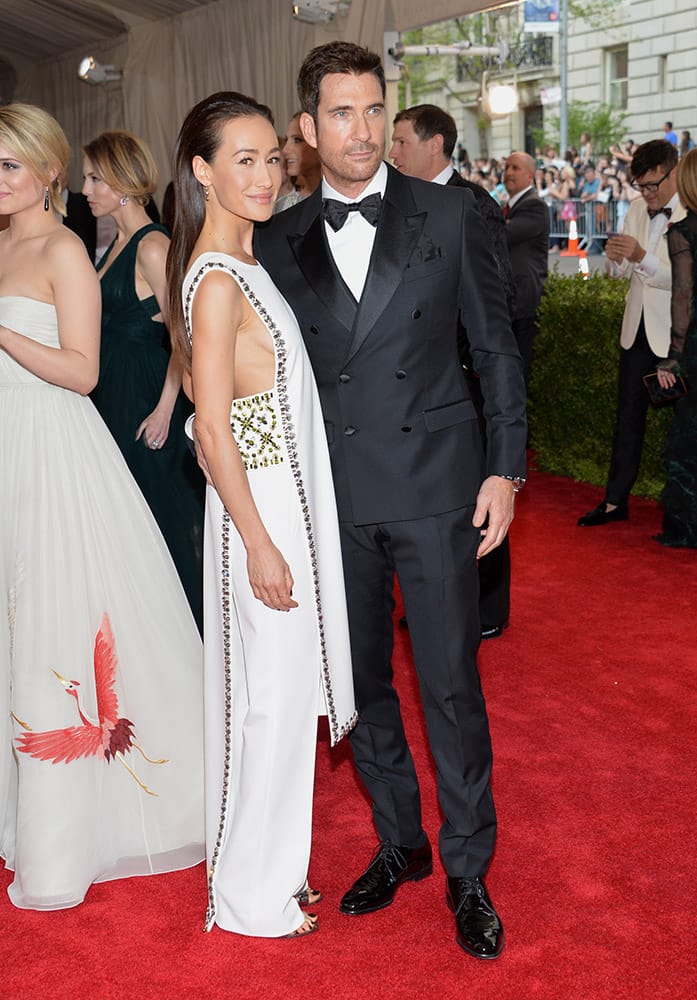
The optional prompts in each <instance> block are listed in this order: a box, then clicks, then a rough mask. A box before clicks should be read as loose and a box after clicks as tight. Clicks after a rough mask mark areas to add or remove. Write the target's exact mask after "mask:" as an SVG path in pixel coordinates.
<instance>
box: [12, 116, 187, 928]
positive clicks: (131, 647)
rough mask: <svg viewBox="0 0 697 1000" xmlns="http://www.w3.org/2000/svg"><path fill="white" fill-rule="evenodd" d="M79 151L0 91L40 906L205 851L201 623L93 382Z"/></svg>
mask: <svg viewBox="0 0 697 1000" xmlns="http://www.w3.org/2000/svg"><path fill="white" fill-rule="evenodd" d="M68 157H69V147H68V143H67V140H66V138H65V135H64V134H63V132H62V130H61V128H60V126H59V125H58V123H57V122H55V121H54V119H53V118H51V116H50V115H48V114H47V113H46V112H44V111H42V110H41V109H39V108H34V107H32V106H29V105H21V104H15V105H7V106H6V107H3V108H0V214H2V215H5V216H9V219H10V226H9V228H8V229H7V230H5V231H4V232H3V233H1V234H0V470H1V471H0V512H1V515H0V601H2V602H3V604H4V608H3V610H2V612H1V613H0V856H1V857H2V858H4V860H5V864H6V866H7V868H9V869H10V870H13V871H14V880H13V882H12V884H11V885H10V887H9V890H8V891H9V895H10V899H11V900H12V902H13V903H14V904H15V905H16V906H19V907H24V908H31V909H60V908H63V907H68V906H75V905H76V904H78V903H80V902H81V901H82V899H83V898H84V896H85V893H86V892H87V890H88V888H89V886H90V885H91V883H92V882H95V881H105V880H107V879H113V878H120V877H124V876H128V875H146V874H154V873H157V872H163V871H171V870H175V869H179V868H184V867H188V866H190V865H193V864H196V863H197V862H198V861H200V860H201V859H202V857H203V853H204V852H203V795H202V784H203V776H202V769H203V768H202V765H203V759H202V757H203V746H202V744H203V734H202V688H201V647H200V641H199V638H198V633H197V630H196V627H195V624H194V622H193V619H192V617H191V612H190V611H189V606H188V603H187V601H186V598H185V596H184V593H183V591H182V588H181V585H180V583H179V580H178V577H177V574H176V571H175V569H174V566H173V564H172V561H171V559H170V556H169V553H168V551H167V549H166V547H165V544H164V541H163V540H162V537H161V535H160V533H159V531H158V529H157V526H156V524H155V522H154V520H153V518H152V515H151V514H150V511H149V510H148V508H147V506H146V504H145V501H144V500H143V497H142V495H141V494H140V492H139V490H138V488H137V486H136V485H135V482H134V481H133V479H132V477H131V475H130V473H129V471H128V469H127V467H126V464H125V462H124V460H123V458H122V456H121V453H120V452H119V450H118V448H117V446H116V445H115V444H114V441H113V439H112V437H111V435H110V433H109V431H108V430H107V428H106V426H105V425H104V423H103V422H102V420H101V418H100V416H99V415H98V413H97V411H96V410H95V409H94V406H93V404H92V403H91V402H90V400H89V399H88V398H87V397H86V394H87V393H88V392H89V391H90V390H91V389H92V387H93V386H94V384H95V382H96V379H97V372H98V358H99V322H100V300H99V282H98V279H97V276H96V274H95V272H94V269H93V267H92V265H91V263H90V261H89V259H88V257H87V254H86V252H85V248H84V246H83V244H82V243H81V242H80V240H79V239H78V238H77V237H76V236H75V235H74V234H73V233H71V232H70V231H69V230H68V229H66V228H65V227H64V226H63V225H62V224H61V220H60V215H59V214H58V213H61V211H63V212H64V209H62V201H61V199H60V183H59V181H58V180H57V178H58V177H59V176H60V175H61V173H62V172H63V171H64V169H65V168H66V166H67V161H68ZM146 755H147V756H146Z"/></svg>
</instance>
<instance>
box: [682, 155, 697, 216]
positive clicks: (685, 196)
mask: <svg viewBox="0 0 697 1000" xmlns="http://www.w3.org/2000/svg"><path fill="white" fill-rule="evenodd" d="M677 185H678V194H679V195H680V201H681V202H682V203H683V205H684V206H685V208H691V209H692V211H693V212H697V149H691V150H690V152H689V153H685V155H684V156H683V158H682V159H681V160H680V163H678V173H677Z"/></svg>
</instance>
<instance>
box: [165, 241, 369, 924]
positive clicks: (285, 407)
mask: <svg viewBox="0 0 697 1000" xmlns="http://www.w3.org/2000/svg"><path fill="white" fill-rule="evenodd" d="M211 270H218V271H227V272H228V274H230V275H232V277H233V278H235V280H236V281H237V282H238V284H239V286H240V288H241V289H242V291H243V292H244V294H245V295H246V296H247V299H248V300H249V302H250V303H251V305H252V306H253V307H254V309H255V311H256V312H257V314H258V315H259V317H260V319H261V320H262V322H263V323H264V325H265V326H266V328H267V329H268V331H269V333H270V334H271V338H272V340H273V343H274V350H275V353H276V386H275V388H276V395H277V399H278V410H279V412H280V414H281V424H282V428H281V431H282V434H283V437H284V439H285V444H286V453H287V455H288V462H289V464H290V468H291V471H292V473H293V480H294V482H295V487H296V490H297V493H298V499H299V500H300V506H301V510H302V514H303V521H304V524H305V531H306V533H307V542H308V548H309V552H310V561H311V564H312V577H313V583H314V592H315V606H316V609H317V627H318V632H319V641H320V652H321V657H322V676H323V680H324V690H325V693H326V699H327V711H328V717H329V726H330V728H331V732H332V737H333V742H335V743H336V742H338V741H339V740H340V739H341V738H342V737H343V736H345V735H347V734H348V733H349V732H350V731H351V729H353V726H354V725H355V719H352V720H350V721H349V723H348V724H347V725H345V726H339V723H338V720H337V716H336V707H335V704H334V696H333V693H332V686H331V676H330V672H329V664H328V661H327V648H326V638H325V634H324V616H323V613H322V602H321V597H320V589H319V572H318V568H317V550H316V546H315V539H314V532H313V530H312V518H311V516H310V508H309V506H308V502H307V494H306V492H305V485H304V482H303V476H302V470H301V468H300V461H299V459H298V451H297V446H296V438H295V429H294V427H293V422H292V418H291V410H290V403H289V401H288V374H287V368H286V364H287V359H288V352H287V348H286V344H285V340H284V338H283V334H282V332H281V330H280V329H279V328H278V326H277V325H276V323H275V322H274V321H273V319H272V317H271V316H270V315H269V313H268V312H267V310H266V308H265V307H264V305H263V303H262V302H261V300H260V299H258V298H257V296H256V295H255V294H254V290H253V289H252V287H251V286H250V285H249V284H248V282H247V279H246V278H245V277H244V276H243V275H241V274H240V273H239V272H238V271H236V270H235V268H234V267H232V266H231V265H229V264H225V263H223V262H222V261H209V262H208V263H206V264H202V265H201V267H200V268H199V270H198V271H197V272H196V274H195V275H194V277H193V278H192V280H191V284H190V285H189V290H188V292H187V294H186V298H185V301H184V322H185V324H186V333H187V336H188V338H189V343H191V321H190V317H191V302H192V300H193V297H194V293H195V291H196V287H197V286H198V284H199V282H200V281H201V279H202V278H203V277H204V276H205V275H206V274H208V272H209V271H211ZM263 395H264V394H262V396H263ZM251 398H256V397H251ZM238 447H239V442H238ZM221 536H222V537H221V541H222V549H221V551H222V580H221V584H222V608H221V612H222V620H223V656H224V664H223V668H224V671H225V682H224V683H225V708H224V711H225V720H224V731H225V756H224V766H223V788H222V795H221V803H220V821H219V824H218V832H217V836H216V842H215V847H214V849H213V855H212V857H211V863H210V868H209V871H208V909H207V911H206V924H205V928H204V929H205V930H210V929H211V928H212V926H213V924H214V922H215V896H214V893H213V880H214V877H215V869H216V865H217V862H218V858H219V856H220V849H221V847H222V843H223V836H224V831H225V826H226V822H227V812H228V806H229V784H230V757H231V750H230V747H231V742H232V737H231V716H232V695H231V691H232V680H231V676H230V613H231V596H230V551H229V543H230V515H229V514H228V513H227V511H225V513H224V515H223V523H222V530H221Z"/></svg>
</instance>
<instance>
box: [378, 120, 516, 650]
mask: <svg viewBox="0 0 697 1000" xmlns="http://www.w3.org/2000/svg"><path fill="white" fill-rule="evenodd" d="M392 124H393V130H392V147H391V149H390V152H389V157H390V159H391V160H392V162H393V163H394V165H395V167H396V168H397V170H399V172H400V173H402V174H406V175H407V176H408V177H418V178H420V179H421V180H422V181H431V182H432V183H434V184H447V185H451V186H455V187H466V188H467V189H468V190H469V191H471V192H472V194H473V196H474V200H475V204H476V207H477V210H478V212H479V214H480V215H481V217H482V219H483V220H484V226H485V228H486V231H487V235H488V237H489V246H490V248H491V250H492V252H493V254H494V259H495V260H496V266H497V268H498V272H499V278H500V280H501V287H502V288H503V290H504V294H505V296H506V301H507V302H508V307H509V311H511V310H512V308H513V299H514V296H515V292H514V287H513V274H512V272H511V263H510V260H509V259H508V244H507V242H506V229H505V225H504V221H503V215H502V214H501V209H500V208H499V206H498V205H497V203H496V202H495V201H494V199H493V198H492V197H491V195H490V194H489V192H488V191H486V190H485V189H484V188H483V187H482V186H481V184H473V183H472V182H471V181H468V180H465V178H464V177H462V176H461V175H460V174H459V173H458V172H457V171H456V170H453V167H452V155H453V150H454V149H455V142H456V141H457V126H456V124H455V121H454V119H453V118H452V116H451V115H449V114H448V112H447V111H444V110H443V109H442V108H439V107H437V105H435V104H416V105H414V106H413V107H411V108H406V109H405V110H403V111H399V112H398V113H397V115H396V116H395V118H394V121H393V123H392ZM458 346H459V349H460V360H461V361H462V363H463V365H464V367H465V374H466V376H467V381H468V385H469V390H470V394H471V396H472V401H473V402H474V405H475V406H476V408H477V415H478V417H479V424H480V427H481V430H482V435H483V439H484V441H485V443H486V422H485V420H484V400H483V399H482V393H481V388H480V385H479V379H478V378H477V376H476V375H475V374H474V372H473V371H472V359H471V357H470V350H469V343H468V341H467V333H466V331H465V330H464V328H462V327H461V328H460V330H459V331H458ZM478 566H479V617H480V621H481V628H482V639H496V638H498V637H499V636H500V635H502V633H503V630H504V629H505V628H507V627H508V624H509V618H510V606H511V601H510V587H511V555H510V547H509V543H508V535H506V537H505V539H504V540H503V542H502V543H501V545H500V546H499V547H498V548H496V549H494V550H493V551H492V552H490V553H489V554H488V555H487V556H484V558H483V559H480V560H479V563H478ZM400 624H404V625H406V624H408V623H407V620H406V618H403V619H401V621H400Z"/></svg>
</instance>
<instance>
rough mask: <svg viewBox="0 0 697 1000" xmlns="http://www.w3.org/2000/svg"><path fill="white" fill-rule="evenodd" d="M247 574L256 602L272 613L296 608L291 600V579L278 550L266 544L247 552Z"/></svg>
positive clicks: (287, 567) (294, 602)
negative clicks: (269, 609) (259, 602)
mask: <svg viewBox="0 0 697 1000" xmlns="http://www.w3.org/2000/svg"><path fill="white" fill-rule="evenodd" d="M247 574H248V576H249V583H250V585H251V588H252V592H253V593H254V596H255V597H256V598H257V600H259V601H261V602H262V604H265V605H266V607H267V608H271V609H272V610H273V611H290V609H291V608H297V606H298V602H297V601H294V600H293V597H292V593H293V577H292V576H291V572H290V567H289V566H288V563H287V562H286V561H285V559H284V558H283V556H282V555H281V553H280V552H279V550H278V549H277V548H276V546H275V545H274V544H273V542H272V541H271V540H270V539H269V540H268V542H266V543H265V544H263V545H261V546H259V547H258V548H255V549H254V550H250V551H248V552H247Z"/></svg>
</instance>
